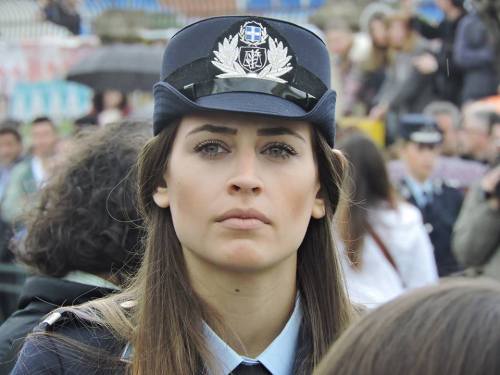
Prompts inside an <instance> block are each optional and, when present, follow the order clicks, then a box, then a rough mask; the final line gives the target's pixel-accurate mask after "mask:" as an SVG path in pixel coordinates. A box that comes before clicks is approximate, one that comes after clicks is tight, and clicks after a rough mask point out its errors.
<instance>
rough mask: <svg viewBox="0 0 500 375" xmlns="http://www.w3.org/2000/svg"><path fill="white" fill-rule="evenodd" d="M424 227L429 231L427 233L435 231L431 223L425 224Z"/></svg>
mask: <svg viewBox="0 0 500 375" xmlns="http://www.w3.org/2000/svg"><path fill="white" fill-rule="evenodd" d="M424 227H425V230H426V231H427V233H429V234H430V233H432V231H433V230H434V227H433V226H432V224H431V223H425V224H424Z"/></svg>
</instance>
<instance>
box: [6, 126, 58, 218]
mask: <svg viewBox="0 0 500 375" xmlns="http://www.w3.org/2000/svg"><path fill="white" fill-rule="evenodd" d="M57 141H58V135H57V129H56V127H55V125H54V123H53V122H52V121H51V120H50V119H49V118H48V117H38V118H36V119H34V120H33V122H32V124H31V154H30V156H29V157H27V158H26V159H25V160H23V161H22V162H21V163H19V164H18V165H16V166H15V167H14V169H13V170H12V173H11V177H10V181H9V184H8V186H7V190H6V192H5V194H4V199H3V201H2V206H1V215H2V219H3V220H5V221H6V222H8V223H10V224H11V225H14V226H15V225H17V224H19V223H20V221H21V216H22V214H23V213H24V212H25V210H27V208H28V207H29V206H31V205H32V204H33V202H30V200H31V197H32V194H34V193H35V192H36V191H38V190H39V189H40V187H41V186H42V185H43V184H44V183H45V181H46V180H47V179H48V177H49V176H50V174H51V173H52V163H53V157H54V154H55V150H56V145H57Z"/></svg>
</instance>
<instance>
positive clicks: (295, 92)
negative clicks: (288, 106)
mask: <svg viewBox="0 0 500 375" xmlns="http://www.w3.org/2000/svg"><path fill="white" fill-rule="evenodd" d="M179 91H180V92H181V93H182V94H183V95H185V96H186V97H187V98H189V99H191V100H196V99H198V98H201V97H203V96H208V95H213V94H222V93H227V92H255V93H260V94H268V95H273V96H277V97H280V98H283V99H285V100H288V101H290V102H293V103H295V104H297V105H298V106H300V107H301V108H303V109H304V110H305V111H310V110H311V109H313V108H314V106H315V105H316V103H318V98H316V97H314V96H313V95H311V94H308V93H307V92H304V91H301V90H299V89H296V88H295V87H292V86H290V85H287V84H284V83H279V82H273V81H269V80H265V79H259V78H216V79H213V80H210V81H205V82H200V83H191V84H189V85H186V86H184V87H183V88H182V89H181V90H179Z"/></svg>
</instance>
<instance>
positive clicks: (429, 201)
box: [398, 114, 463, 276]
mask: <svg viewBox="0 0 500 375" xmlns="http://www.w3.org/2000/svg"><path fill="white" fill-rule="evenodd" d="M399 125H400V136H401V141H400V143H401V144H400V148H399V153H400V157H401V160H402V161H403V164H404V166H405V172H406V173H405V176H404V177H403V178H402V179H401V181H399V183H398V190H399V193H400V194H401V196H402V197H403V198H405V199H406V200H407V201H409V202H410V203H412V204H414V205H415V206H417V207H418V208H419V209H420V211H421V213H422V216H423V219H424V223H425V226H426V229H427V232H428V233H429V236H430V239H431V242H432V245H433V246H434V256H435V258H436V264H437V266H438V272H439V276H446V275H449V274H451V273H453V272H456V271H458V270H459V269H460V267H459V266H458V263H457V261H456V260H455V258H454V256H453V254H452V252H451V233H452V229H453V224H454V223H455V220H456V218H457V216H458V213H459V212H460V207H461V204H462V199H463V197H462V193H461V192H460V191H459V190H457V189H456V188H455V187H452V186H450V185H449V184H448V183H447V182H446V181H443V180H441V179H438V178H433V177H432V173H433V171H434V169H435V167H436V163H437V160H438V157H439V153H440V150H439V149H440V144H441V142H442V139H443V136H442V135H441V132H440V131H439V129H438V127H437V125H436V123H435V122H434V120H433V119H432V118H429V117H426V116H423V115H420V114H408V115H404V116H401V118H400V121H399Z"/></svg>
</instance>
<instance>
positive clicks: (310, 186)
mask: <svg viewBox="0 0 500 375" xmlns="http://www.w3.org/2000/svg"><path fill="white" fill-rule="evenodd" d="M301 172H302V173H301V174H300V175H294V176H293V178H288V179H283V180H281V181H280V182H279V183H280V189H279V190H278V189H277V191H279V195H280V198H279V200H280V201H281V203H280V204H279V207H276V209H279V210H280V211H281V214H282V215H283V216H285V215H286V216H285V217H286V218H287V219H288V220H298V219H299V218H303V219H307V220H309V218H310V216H311V210H312V205H313V203H314V199H315V197H316V189H317V187H316V178H317V177H316V173H315V169H314V167H313V166H311V167H304V168H303V169H302V170H301ZM300 221H301V222H302V220H300Z"/></svg>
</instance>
